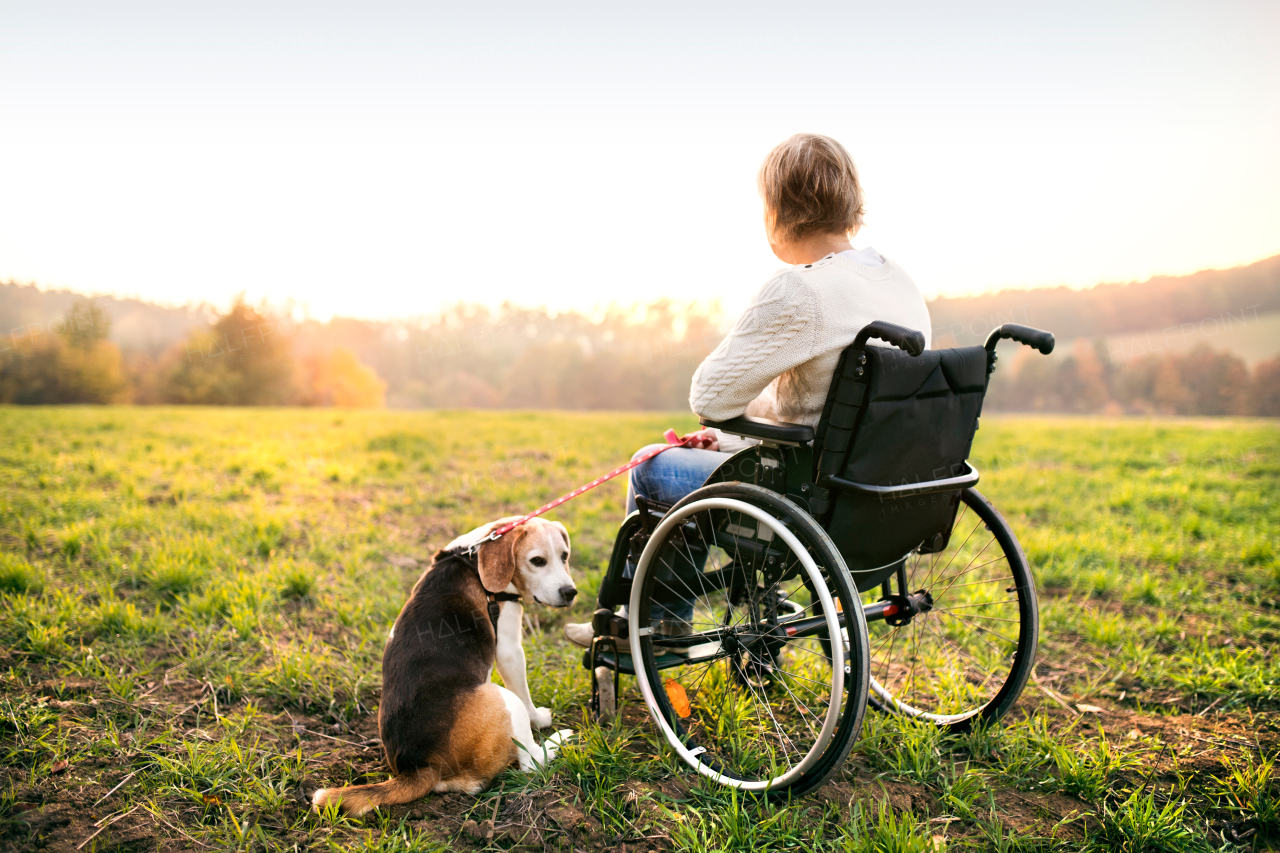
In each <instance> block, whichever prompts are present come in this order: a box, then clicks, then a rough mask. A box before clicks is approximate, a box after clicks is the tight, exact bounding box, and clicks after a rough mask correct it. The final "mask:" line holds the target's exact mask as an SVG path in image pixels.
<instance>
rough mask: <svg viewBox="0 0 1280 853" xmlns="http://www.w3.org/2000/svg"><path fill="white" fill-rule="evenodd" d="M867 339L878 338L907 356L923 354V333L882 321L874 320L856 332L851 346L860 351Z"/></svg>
mask: <svg viewBox="0 0 1280 853" xmlns="http://www.w3.org/2000/svg"><path fill="white" fill-rule="evenodd" d="M868 338H879V339H880V340H882V341H885V342H886V343H890V344H893V345H894V346H895V347H897V348H898V349H900V350H903V351H904V352H906V353H907V354H908V355H913V356H916V355H919V354H920V353H922V352H924V333H923V332H917V331H915V330H914V329H908V328H907V327H905V326H899V325H896V324H894V323H889V322H886V321H884V320H874V321H872V322H870V323H868V324H867V325H865V326H863V327H862V331H860V332H858V336H857V337H856V338H854V339H853V345H854V346H855V347H858V348H859V349H861V348H862V347H864V346H866V344H867V339H868Z"/></svg>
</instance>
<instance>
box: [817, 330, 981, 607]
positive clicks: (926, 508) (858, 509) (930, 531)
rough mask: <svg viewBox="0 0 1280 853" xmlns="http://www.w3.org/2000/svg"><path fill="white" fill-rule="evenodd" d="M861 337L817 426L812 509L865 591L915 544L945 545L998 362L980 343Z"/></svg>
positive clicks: (845, 356) (973, 478)
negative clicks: (884, 341) (913, 349)
mask: <svg viewBox="0 0 1280 853" xmlns="http://www.w3.org/2000/svg"><path fill="white" fill-rule="evenodd" d="M860 337H862V336H860ZM859 344H860V342H855V343H854V344H853V345H851V346H849V347H848V348H846V349H845V351H844V352H843V353H842V354H841V357H840V361H839V364H838V366H837V368H836V373H835V376H834V377H833V378H832V382H831V388H830V391H829V392H828V394H827V402H826V406H825V408H824V410H823V415H822V420H821V421H820V422H819V424H818V432H817V436H816V442H815V451H816V452H815V459H816V460H817V461H816V468H817V470H816V471H815V475H816V476H815V480H816V482H815V486H816V488H815V490H814V491H815V494H814V498H812V499H811V500H810V509H811V510H812V511H813V512H814V514H815V515H817V516H819V517H820V518H822V519H823V520H824V521H825V522H826V523H825V525H824V526H825V527H826V528H827V531H828V533H829V534H830V535H831V537H832V539H833V540H834V542H835V544H836V546H837V547H838V548H839V549H840V551H841V553H842V554H843V555H844V557H845V561H846V562H847V563H848V565H849V569H850V571H851V572H853V573H854V578H855V580H857V581H858V586H859V588H862V589H866V588H869V587H870V586H873V585H874V584H876V583H879V582H880V580H882V579H883V576H884V575H887V574H888V573H889V572H891V571H892V569H893V566H894V565H895V564H896V563H897V562H899V561H900V560H901V558H902V557H903V556H904V555H905V554H907V553H908V552H910V551H912V550H913V549H915V548H920V550H921V551H925V552H929V551H938V550H941V549H942V548H943V547H945V545H946V543H947V539H948V537H949V536H950V532H951V524H952V522H953V520H954V517H955V510H956V507H957V505H958V501H959V495H960V491H961V489H963V488H964V487H965V486H966V485H971V484H972V483H975V482H977V474H976V472H974V471H973V470H972V469H971V468H970V467H969V466H968V464H967V462H966V460H967V458H968V456H969V448H970V446H971V445H972V443H973V436H974V432H975V430H976V429H977V426H978V416H979V415H980V414H981V412H982V399H983V396H984V394H985V393H986V390H987V379H988V376H989V373H990V367H991V365H992V363H993V361H992V359H991V356H992V353H990V352H989V351H988V350H987V349H985V348H984V347H981V346H972V347H960V348H955V349H944V350H926V351H924V352H922V353H921V354H920V355H917V356H912V355H910V354H908V353H906V352H903V351H902V350H898V349H890V348H887V347H877V346H865V345H859ZM877 570H879V571H877Z"/></svg>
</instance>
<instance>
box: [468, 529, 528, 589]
mask: <svg viewBox="0 0 1280 853" xmlns="http://www.w3.org/2000/svg"><path fill="white" fill-rule="evenodd" d="M528 532H529V531H528V530H526V529H525V526H524V525H523V524H522V525H520V526H519V527H517V528H515V529H514V530H512V531H510V532H509V533H506V534H504V535H503V536H502V538H500V539H486V540H484V541H483V542H481V543H480V547H479V548H477V549H476V568H477V569H479V570H480V583H482V584H484V588H485V590H487V591H488V592H502V591H503V590H504V589H506V588H507V587H508V586H510V585H511V579H512V578H514V577H515V576H516V547H517V546H518V545H519V544H520V540H521V539H523V538H524V537H525V534H526V533H528Z"/></svg>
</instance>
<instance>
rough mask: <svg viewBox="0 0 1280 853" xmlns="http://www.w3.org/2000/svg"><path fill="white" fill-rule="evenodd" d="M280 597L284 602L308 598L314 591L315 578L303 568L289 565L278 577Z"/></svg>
mask: <svg viewBox="0 0 1280 853" xmlns="http://www.w3.org/2000/svg"><path fill="white" fill-rule="evenodd" d="M279 583H280V597H281V598H283V599H284V600H285V601H296V600H297V599H300V598H310V597H311V595H312V593H314V592H315V591H316V586H317V580H316V576H315V575H314V574H313V573H312V572H310V571H308V570H307V569H306V568H305V567H303V566H298V565H291V566H289V567H287V568H286V569H285V570H284V571H282V572H281V573H280V575H279Z"/></svg>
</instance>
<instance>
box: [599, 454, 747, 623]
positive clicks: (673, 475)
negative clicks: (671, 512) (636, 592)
mask: <svg viewBox="0 0 1280 853" xmlns="http://www.w3.org/2000/svg"><path fill="white" fill-rule="evenodd" d="M661 446H662V445H659V444H651V445H649V446H648V447H642V448H640V449H639V450H637V451H636V453H635V455H634V456H632V457H631V458H632V459H635V458H636V457H637V456H643V455H644V454H645V453H647V452H649V451H651V450H653V449H655V448H657V447H661ZM732 455H733V454H731V453H721V452H720V451H718V450H694V449H692V448H688V447H676V448H673V449H671V450H668V451H666V452H665V453H660V454H658V455H657V456H655V457H654V458H652V459H650V460H649V461H648V462H645V463H644V464H643V465H639V466H637V467H635V468H632V469H631V479H630V481H629V482H628V484H627V514H628V515H630V514H631V513H632V512H634V511H635V509H636V495H644V496H645V497H646V498H649V499H650V500H655V501H659V502H661V503H665V504H673V503H675V502H676V501H678V500H680V499H681V498H683V497H684V496H685V495H687V494H689V493H690V492H694V491H697V490H698V489H700V488H701V487H702V484H703V483H705V482H706V481H707V478H708V477H710V476H711V473H712V472H713V471H715V470H716V469H717V468H719V467H720V466H721V465H722V464H723V463H724V461H725V460H726V459H728V458H729V457H730V456H732ZM634 573H635V566H633V565H631V564H630V563H628V564H627V566H626V568H625V569H623V572H622V576H623V577H626V578H629V577H631V576H632V575H633V574H634ZM649 613H650V615H651V616H652V617H653V618H655V619H662V618H668V617H669V618H671V619H673V620H679V621H682V622H688V621H690V620H691V619H692V618H693V602H692V601H685V602H683V603H680V604H668V605H665V606H664V605H663V604H660V603H658V602H654V603H653V604H652V605H651V606H650V609H649Z"/></svg>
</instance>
